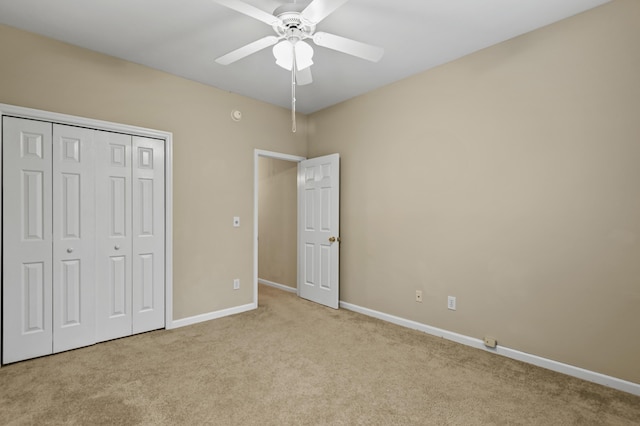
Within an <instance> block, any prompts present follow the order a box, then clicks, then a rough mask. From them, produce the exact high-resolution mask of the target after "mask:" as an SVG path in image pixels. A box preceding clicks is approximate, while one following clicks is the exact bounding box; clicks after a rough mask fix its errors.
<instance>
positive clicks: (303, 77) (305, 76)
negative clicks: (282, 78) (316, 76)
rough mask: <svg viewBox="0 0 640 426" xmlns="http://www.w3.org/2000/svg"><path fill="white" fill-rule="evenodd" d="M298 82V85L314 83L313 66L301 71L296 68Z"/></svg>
mask: <svg viewBox="0 0 640 426" xmlns="http://www.w3.org/2000/svg"><path fill="white" fill-rule="evenodd" d="M296 83H297V84H298V86H305V85H307V84H311V83H313V77H312V76H311V67H307V68H305V69H303V70H301V71H297V70H296Z"/></svg>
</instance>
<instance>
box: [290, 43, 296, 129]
mask: <svg viewBox="0 0 640 426" xmlns="http://www.w3.org/2000/svg"><path fill="white" fill-rule="evenodd" d="M292 47H293V46H292ZM291 122H292V124H291V131H292V132H293V133H295V132H296V52H295V48H294V50H293V66H292V67H291Z"/></svg>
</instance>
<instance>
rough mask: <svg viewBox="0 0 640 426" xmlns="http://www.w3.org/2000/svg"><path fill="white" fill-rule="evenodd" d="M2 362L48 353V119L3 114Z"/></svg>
mask: <svg viewBox="0 0 640 426" xmlns="http://www.w3.org/2000/svg"><path fill="white" fill-rule="evenodd" d="M2 124H3V126H2V132H3V134H2V138H3V142H2V160H3V164H2V174H3V176H2V179H3V187H4V188H3V193H2V199H3V202H2V209H3V215H2V218H3V241H2V243H3V259H2V282H3V285H2V291H3V293H2V296H3V297H2V300H3V311H2V312H3V321H2V324H3V333H2V339H3V345H2V347H3V358H2V361H3V363H10V362H15V361H20V360H23V359H28V358H33V357H37V356H41V355H46V354H50V353H51V352H52V350H53V329H52V316H51V307H52V286H51V271H52V264H51V262H52V237H51V219H50V218H51V214H52V213H51V212H52V205H51V193H52V190H51V185H52V184H51V182H52V180H51V173H52V169H51V150H52V148H51V132H52V126H51V124H50V123H43V122H40V121H33V120H25V119H19V118H13V117H3V122H2Z"/></svg>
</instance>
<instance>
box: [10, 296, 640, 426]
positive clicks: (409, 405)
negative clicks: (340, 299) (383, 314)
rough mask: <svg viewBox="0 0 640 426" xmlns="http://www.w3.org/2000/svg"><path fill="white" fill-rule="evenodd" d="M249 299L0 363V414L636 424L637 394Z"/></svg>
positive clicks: (81, 418)
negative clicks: (165, 325) (186, 321)
mask: <svg viewBox="0 0 640 426" xmlns="http://www.w3.org/2000/svg"><path fill="white" fill-rule="evenodd" d="M259 300H260V303H259V308H258V309H257V310H254V311H251V312H247V313H243V314H239V315H235V316H232V317H227V318H222V319H219V320H214V321H209V322H206V323H201V324H197V325H193V326H189V327H184V328H179V329H176V330H162V331H155V332H151V333H146V334H142V335H137V336H133V337H129V338H125V339H120V340H115V341H111V342H106V343H102V344H99V345H95V346H91V347H88V348H83V349H78V350H74V351H70V352H65V353H61V354H57V355H53V356H48V357H44V358H39V359H35V360H30V361H25V362H21V363H17V364H13V365H9V366H5V367H2V368H1V369H0V424H3V425H21V424H37V425H40V424H76V425H98V424H110V425H115V424H122V425H165V424H166V425H180V424H188V425H202V424H216V425H252V424H256V425H257V424H259V425H298V424H309V425H315V424H323V425H392V424H393V425H486V424H494V425H632V424H635V425H637V424H639V422H640V397H637V396H633V395H631V394H627V393H624V392H619V391H616V390H612V389H609V388H606V387H603V386H599V385H595V384H592V383H589V382H584V381H581V380H578V379H575V378H571V377H568V376H564V375H561V374H557V373H554V372H551V371H548V370H544V369H541V368H537V367H533V366H530V365H527V364H524V363H520V362H517V361H513V360H510V359H507V358H503V357H500V356H497V355H493V354H490V353H486V352H483V351H480V350H476V349H473V348H469V347H466V346H462V345H459V344H456V343H453V342H449V341H446V340H443V339H439V338H435V337H432V336H429V335H426V334H423V333H420V332H417V331H413V330H408V329H405V328H401V327H398V326H395V325H392V324H388V323H385V322H382V321H379V320H376V319H372V318H369V317H366V316H363V315H360V314H356V313H353V312H349V311H346V310H339V311H334V310H331V309H328V308H324V307H321V306H318V305H316V304H314V303H311V302H307V301H304V300H302V299H298V298H297V297H296V296H295V295H293V294H290V293H286V292H283V291H281V290H278V289H273V288H270V287H264V286H261V287H260V297H259Z"/></svg>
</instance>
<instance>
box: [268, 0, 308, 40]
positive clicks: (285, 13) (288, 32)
mask: <svg viewBox="0 0 640 426" xmlns="http://www.w3.org/2000/svg"><path fill="white" fill-rule="evenodd" d="M306 3H307V2H305V3H288V4H284V5H282V6H280V7H278V8H276V9H275V10H274V11H273V15H274V16H277V17H278V18H279V19H280V22H279V23H277V24H274V25H273V29H274V30H275V31H276V33H278V34H279V35H280V36H282V37H285V38H286V39H287V40H289V41H292V42H293V41H298V40H303V39H305V38H309V37H311V35H312V34H313V32H314V31H315V30H316V25H315V24H314V23H313V22H309V21H308V20H306V19H305V18H304V17H303V16H302V14H301V12H302V11H303V10H304V9H305V7H307V4H306Z"/></svg>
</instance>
